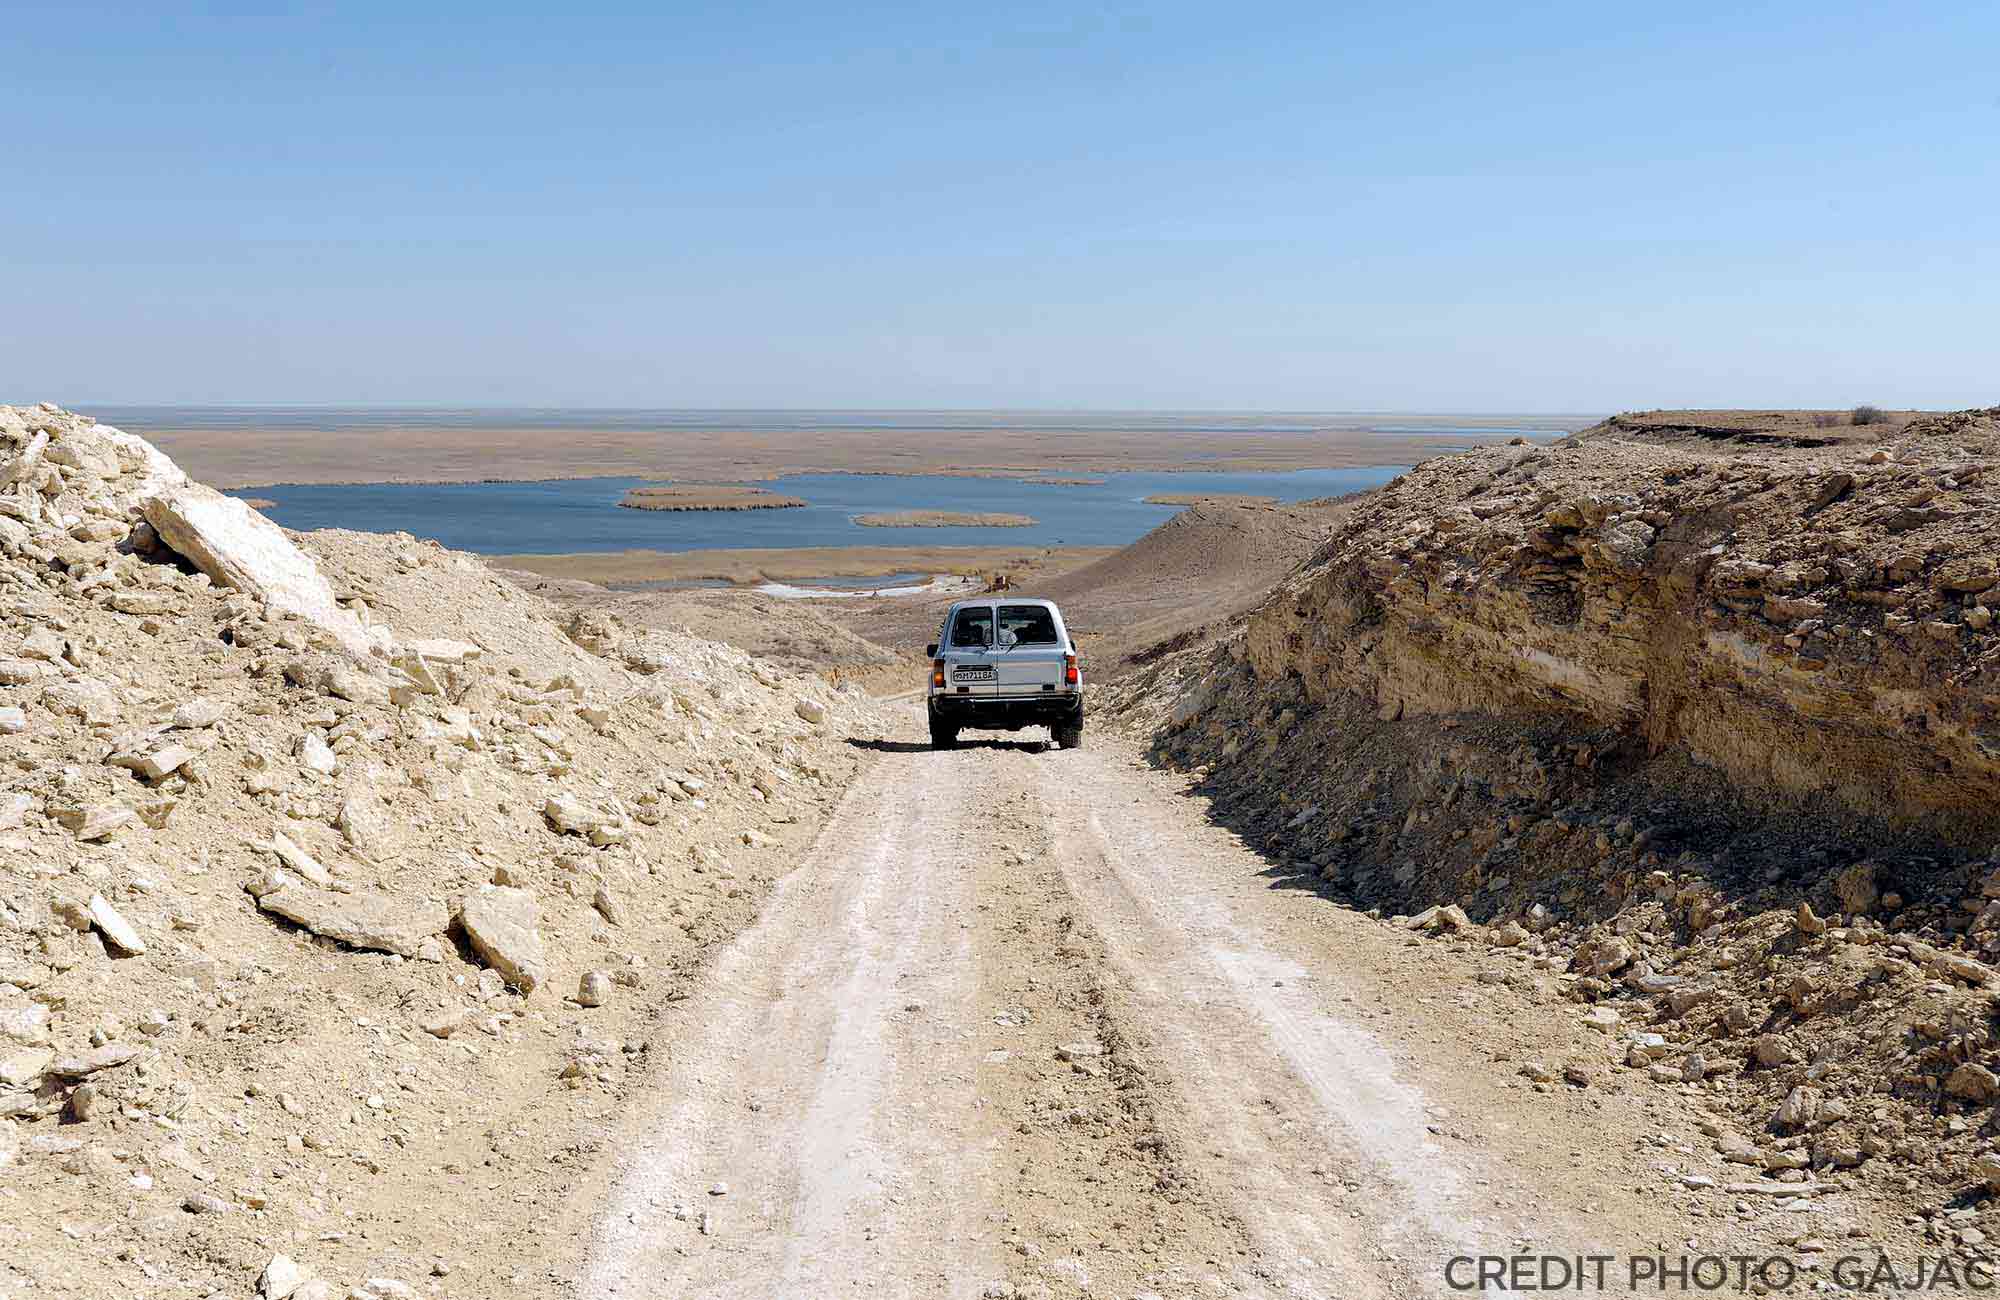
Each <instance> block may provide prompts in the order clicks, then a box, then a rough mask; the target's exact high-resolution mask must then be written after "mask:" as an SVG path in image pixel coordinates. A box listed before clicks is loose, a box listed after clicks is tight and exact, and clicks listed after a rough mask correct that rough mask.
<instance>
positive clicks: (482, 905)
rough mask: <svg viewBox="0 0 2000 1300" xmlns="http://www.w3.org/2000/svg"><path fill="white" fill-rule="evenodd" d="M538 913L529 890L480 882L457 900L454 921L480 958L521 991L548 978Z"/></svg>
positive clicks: (530, 991) (531, 990) (539, 907)
mask: <svg viewBox="0 0 2000 1300" xmlns="http://www.w3.org/2000/svg"><path fill="white" fill-rule="evenodd" d="M541 917H542V909H541V906H540V904H538V903H537V902H536V901H535V896H534V894H533V893H531V892H530V891H528V890H525V889H512V888H509V887H508V886H505V885H481V886H480V887H479V892H478V893H476V894H468V895H466V898H465V901H464V902H463V903H462V904H460V906H459V911H458V924H459V928H460V929H462V930H463V931H465V938H466V942H468V943H470V944H471V945H472V950H473V951H474V952H476V953H478V954H479V958H480V960H481V961H483V962H485V963H486V964H487V965H488V966H491V967H492V968H493V969H494V970H495V971H497V972H499V974H500V977H501V978H502V979H504V980H506V981H507V982H508V983H509V984H511V985H513V986H514V987H515V988H517V989H519V990H521V992H523V993H533V992H534V991H535V989H536V987H537V986H538V985H540V984H541V983H542V981H543V980H545V979H547V978H548V961H547V959H546V958H545V957H544V956H543V954H542V932H541V931H540V930H538V929H536V928H535V927H536V925H537V924H538V923H539V922H540V921H541Z"/></svg>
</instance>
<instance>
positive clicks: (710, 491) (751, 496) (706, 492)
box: [618, 483, 805, 510]
mask: <svg viewBox="0 0 2000 1300" xmlns="http://www.w3.org/2000/svg"><path fill="white" fill-rule="evenodd" d="M618 504H619V505H621V506H624V507H625V508H626V509H628V510H783V509H786V508H787V507H790V506H802V505H804V504H805V502H804V501H802V500H800V499H799V498H798V497H788V496H786V495H784V494H783V493H781V492H773V491H771V489H769V488H760V487H743V486H738V485H736V484H730V483H677V484H672V485H668V486H660V487H639V488H633V489H632V490H631V491H629V492H627V493H626V494H625V495H624V497H623V498H622V499H621V500H620V501H619V502H618Z"/></svg>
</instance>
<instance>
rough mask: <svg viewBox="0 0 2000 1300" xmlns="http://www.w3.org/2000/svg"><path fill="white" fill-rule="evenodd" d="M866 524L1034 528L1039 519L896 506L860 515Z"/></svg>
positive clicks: (859, 521)
mask: <svg viewBox="0 0 2000 1300" xmlns="http://www.w3.org/2000/svg"><path fill="white" fill-rule="evenodd" d="M854 522H855V523H857V524H860V525H861V526H862V527H863V528H1032V527H1034V525H1035V522H1036V521H1035V520H1033V519H1030V518H1029V517H1028V516H1026V515H1010V514H1003V513H999V512H991V513H985V514H982V513H979V512H976V511H964V510H894V511H890V512H888V513H886V514H872V515H856V516H854Z"/></svg>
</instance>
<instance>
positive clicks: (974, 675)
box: [951, 668, 993, 682]
mask: <svg viewBox="0 0 2000 1300" xmlns="http://www.w3.org/2000/svg"><path fill="white" fill-rule="evenodd" d="M951 679H952V680H953V681H955V682H990V681H992V680H993V670H992V669H991V668H954V669H952V672H951Z"/></svg>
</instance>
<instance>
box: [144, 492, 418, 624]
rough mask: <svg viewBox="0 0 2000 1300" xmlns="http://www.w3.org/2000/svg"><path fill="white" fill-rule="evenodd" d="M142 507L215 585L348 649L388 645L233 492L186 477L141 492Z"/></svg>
mask: <svg viewBox="0 0 2000 1300" xmlns="http://www.w3.org/2000/svg"><path fill="white" fill-rule="evenodd" d="M145 513H146V522H147V523H149V524H151V525H152V526H153V529H154V531H155V532H157V533H158V534H159V535H160V540H161V541H162V542H165V543H166V544H167V546H168V547H170V548H172V549H173V550H174V551H175V552H176V553H177V554H179V555H182V556H185V557H186V558H187V560H188V562H189V563H191V564H193V565H194V566H195V567H196V568H198V569H200V570H201V571H202V572H203V573H206V574H207V575H208V576H209V578H210V579H211V580H213V581H214V582H215V583H216V584H217V585H218V586H223V587H233V588H235V589H236V590H238V591H245V592H248V593H250V594H251V595H253V596H255V597H256V598H257V599H259V600H261V601H263V602H264V604H265V605H266V606H267V607H268V608H270V609H272V610H275V611H278V612H280V613H285V614H294V615H297V616H298V617H299V618H302V619H304V620H305V621H307V622H308V623H311V624H313V625H314V626H315V627H318V628H320V629H322V630H323V631H325V632H326V633H327V634H328V635H329V636H331V637H332V638H333V639H334V640H335V641H336V642H338V643H339V644H340V646H341V648H342V649H344V650H346V651H347V652H348V653H350V654H353V655H357V656H362V657H366V656H368V655H369V654H370V653H371V652H373V651H374V650H376V649H378V648H380V649H384V650H386V649H387V646H386V645H382V644H380V642H379V641H378V638H377V635H376V634H375V633H371V632H370V631H369V630H368V629H367V628H366V627H364V626H362V623H361V620H360V619H359V618H356V617H355V616H354V614H353V612H352V611H351V610H346V609H342V608H341V607H340V605H339V603H338V602H336V601H335V600H334V598H333V588H332V587H331V586H329V585H328V584H327V581H326V579H325V577H323V576H322V575H321V574H320V571H319V566H318V565H316V564H314V563H313V561H312V557H310V556H308V555H307V554H306V553H305V552H304V551H301V550H300V549H299V548H298V547H296V546H294V545H292V540H291V538H289V537H286V536H285V532H284V530H283V529H281V528H279V527H278V526H277V525H276V524H274V523H272V522H271V521H270V520H268V519H266V518H265V517H264V516H262V515H260V514H258V513H257V512H256V511H255V510H252V509H251V508H250V507H249V506H247V505H245V504H244V503H243V502H241V501H239V500H237V499H236V498H235V497H228V496H224V495H223V494H222V493H220V492H217V491H215V490H214V489H213V488H208V487H203V486H202V485H201V484H199V483H187V484H183V485H181V486H179V487H175V488H170V489H168V490H166V491H163V492H160V493H158V494H157V495H155V496H153V497H150V498H148V500H147V501H146V503H145Z"/></svg>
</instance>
